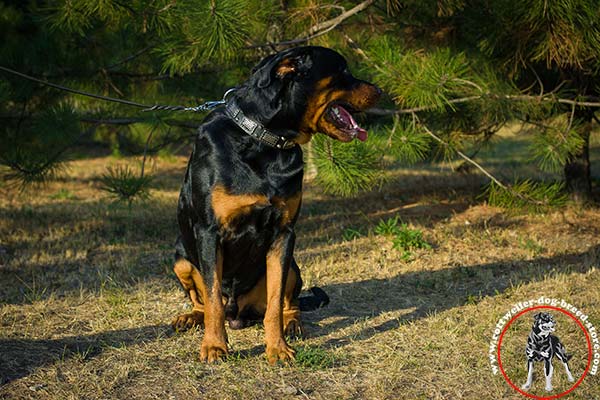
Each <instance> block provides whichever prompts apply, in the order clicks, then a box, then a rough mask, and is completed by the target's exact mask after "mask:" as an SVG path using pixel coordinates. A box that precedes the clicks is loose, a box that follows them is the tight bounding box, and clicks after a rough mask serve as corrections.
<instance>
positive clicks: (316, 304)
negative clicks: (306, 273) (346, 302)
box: [298, 286, 329, 311]
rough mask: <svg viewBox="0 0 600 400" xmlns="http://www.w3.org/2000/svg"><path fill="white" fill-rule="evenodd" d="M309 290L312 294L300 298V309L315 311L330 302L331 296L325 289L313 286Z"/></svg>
mask: <svg viewBox="0 0 600 400" xmlns="http://www.w3.org/2000/svg"><path fill="white" fill-rule="evenodd" d="M309 290H310V292H311V294H309V295H304V296H300V297H299V298H298V301H299V302H300V311H313V310H316V309H317V308H321V307H325V306H326V305H327V304H329V296H327V293H325V291H324V290H323V289H321V288H319V287H316V286H313V287H311V288H310V289H309Z"/></svg>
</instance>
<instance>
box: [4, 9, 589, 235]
mask: <svg viewBox="0 0 600 400" xmlns="http://www.w3.org/2000/svg"><path fill="white" fill-rule="evenodd" d="M340 5H343V6H344V7H346V9H348V7H350V3H349V2H347V3H344V2H342V3H340V4H338V5H333V6H332V5H330V4H329V5H328V4H325V3H323V2H320V1H317V2H314V1H309V2H306V1H292V2H263V1H259V0H240V1H234V0H190V1H172V0H136V1H130V2H123V1H121V0H100V1H98V0H48V1H44V2H35V1H25V2H20V3H19V2H14V1H13V2H4V3H2V4H0V35H1V37H2V38H3V43H2V44H1V45H0V59H1V60H2V63H3V64H5V65H7V66H9V67H11V68H14V69H17V70H20V71H23V72H25V73H29V74H32V75H36V76H40V77H43V78H46V79H48V80H50V81H53V82H56V83H59V84H64V85H66V86H71V87H73V88H76V89H82V90H86V91H89V92H92V93H101V94H106V95H111V96H113V97H121V98H126V99H131V100H134V101H139V102H143V103H150V104H152V103H164V104H190V103H191V104H195V103H198V102H199V101H201V100H204V99H208V98H211V99H212V98H219V97H220V95H221V94H222V93H223V91H224V89H226V88H227V87H231V86H234V85H237V84H239V83H240V82H242V81H243V80H244V79H245V78H246V77H247V76H248V73H249V70H250V67H251V65H252V64H254V63H255V62H257V61H258V60H259V59H261V58H262V57H264V56H266V55H267V54H270V53H271V52H272V51H273V49H274V48H277V49H283V48H284V47H285V46H275V45H274V46H272V47H261V46H256V47H254V46H253V45H256V44H262V43H265V42H273V41H278V40H285V39H292V38H295V37H298V36H304V35H306V32H310V29H311V27H313V26H315V24H318V23H322V22H325V21H326V20H330V19H332V18H334V17H335V16H337V15H339V14H340ZM381 5H382V4H380V5H372V6H371V7H368V8H367V9H366V10H365V11H363V12H361V13H358V14H356V15H354V16H352V17H351V18H348V19H346V20H344V22H343V24H341V25H340V26H343V33H340V28H339V27H338V28H334V29H332V30H331V32H328V33H326V34H324V35H319V36H318V38H316V39H314V40H310V41H309V42H307V43H305V44H319V45H325V46H330V47H334V48H337V49H339V50H340V51H341V52H342V53H343V54H344V55H345V56H346V57H347V58H348V59H349V64H350V65H351V66H352V67H353V70H356V69H355V68H354V67H358V66H360V67H361V69H362V71H361V72H359V73H358V74H357V76H359V77H361V78H364V79H367V80H373V81H375V82H376V83H378V84H379V85H380V86H381V87H382V88H383V89H385V91H386V92H387V93H388V94H390V95H391V98H392V99H391V100H392V101H393V105H394V106H396V107H400V108H404V109H410V110H408V111H407V110H405V114H402V115H401V116H397V117H396V118H395V119H394V120H393V124H392V121H390V120H386V121H385V122H384V123H385V124H386V125H385V126H384V127H382V128H380V132H385V135H383V134H382V135H379V136H377V135H373V136H372V139H375V140H374V141H372V140H370V141H369V142H367V143H366V144H363V143H358V142H356V141H355V142H352V143H349V144H344V143H339V142H335V141H331V140H329V139H327V138H325V137H323V136H321V135H317V136H316V137H315V138H314V142H313V144H312V150H313V151H312V153H313V154H312V156H314V157H311V162H312V163H313V164H314V165H315V167H316V170H317V173H318V175H317V183H318V184H321V185H322V187H323V188H324V189H325V190H326V191H328V192H330V193H334V194H338V195H345V196H348V195H352V194H355V193H357V192H358V191H360V190H369V189H372V188H373V187H375V186H376V185H377V184H379V183H380V182H382V173H381V166H382V165H383V162H382V161H383V155H384V154H385V155H386V156H390V157H391V158H393V159H394V160H396V161H400V162H403V163H408V164H411V163H415V162H418V161H420V160H424V159H427V158H429V159H434V158H435V156H438V157H440V158H443V159H446V160H454V159H455V158H456V157H457V154H458V153H457V151H456V150H462V151H463V152H467V153H468V151H469V150H472V149H474V150H473V151H475V152H476V151H477V148H478V146H479V145H480V144H482V143H489V142H491V141H490V140H489V139H490V138H491V137H492V136H493V135H494V134H495V133H496V132H497V131H498V130H499V129H500V128H501V127H502V126H503V125H504V124H506V123H507V122H510V121H512V120H514V118H518V119H519V120H523V121H527V122H529V123H533V124H536V125H537V128H536V131H535V132H534V142H533V143H532V145H531V149H530V153H531V158H532V159H533V160H535V161H536V162H537V163H538V164H539V166H540V168H541V169H542V170H544V171H559V170H561V169H562V168H563V167H564V165H565V164H566V163H568V162H569V160H570V159H571V158H572V157H573V155H574V154H576V153H578V152H580V151H581V150H582V149H583V146H584V145H585V143H584V141H583V140H582V139H581V137H582V134H581V131H582V129H583V128H584V127H585V126H586V125H585V122H586V121H585V120H584V119H583V118H582V117H581V115H584V114H585V113H579V111H581V110H578V112H577V113H576V114H573V115H576V116H577V118H574V119H571V118H570V117H569V116H570V115H571V112H572V111H573V110H572V109H571V108H570V107H566V106H565V105H564V104H559V103H556V102H552V101H532V98H533V97H534V96H537V95H538V94H539V93H548V91H550V90H554V89H556V88H557V86H560V85H562V86H561V89H560V91H558V90H557V91H556V92H555V94H556V96H559V97H568V98H577V96H580V98H584V97H592V98H597V97H598V96H599V90H600V86H599V85H598V83H597V82H598V73H599V72H600V56H599V55H600V19H598V18H597V14H598V4H597V1H596V0H569V1H562V2H560V1H559V2H548V1H545V0H525V1H522V2H517V3H515V2H512V1H509V0H498V1H494V2H489V1H484V0H474V1H470V2H467V1H465V0H425V1H420V0H406V1H398V0H389V1H387V2H386V6H387V7H380V6H381ZM374 21H376V22H374ZM365 26H369V29H368V30H367V29H365ZM365 32H368V33H365ZM348 38H350V39H352V40H353V41H354V42H355V44H356V46H348V43H349V42H350V41H349V40H348ZM303 44H304V43H303ZM361 54H362V55H361ZM164 72H166V73H167V74H164ZM522 95H526V96H522ZM516 97H522V100H515V98H516ZM65 99H69V100H70V101H69V102H67V101H65ZM549 99H550V97H548V98H546V100H549ZM388 103H389V100H388ZM67 104H68V106H67ZM385 107H389V106H385ZM411 111H412V112H414V113H415V114H414V115H410V112H411ZM0 114H2V116H3V117H4V116H6V119H3V122H4V123H3V126H2V127H1V128H0V133H1V135H2V137H1V138H0V139H2V143H1V144H0V146H1V147H0V164H1V165H2V166H3V173H4V176H6V177H8V178H10V179H11V180H13V181H16V182H19V183H20V184H21V185H25V184H29V183H33V182H43V181H46V180H48V179H52V178H53V177H55V176H56V175H57V174H58V173H59V171H60V169H61V165H62V164H61V162H62V161H64V160H65V159H66V157H67V155H68V153H67V151H68V148H69V146H71V145H72V144H73V143H74V142H75V141H76V139H77V138H78V137H79V136H78V132H79V131H80V127H79V126H78V123H77V120H78V119H79V118H87V119H112V118H114V119H131V118H132V117H134V118H136V119H137V118H139V115H138V114H137V113H135V114H134V112H131V111H130V110H128V109H127V108H126V107H123V106H120V105H115V104H108V103H103V102H100V101H97V100H91V99H86V98H83V97H71V95H67V94H65V93H62V92H58V91H55V90H54V89H48V88H44V87H41V86H39V85H37V84H32V83H29V82H25V81H23V80H21V79H20V78H15V77H10V76H5V75H4V74H3V75H2V79H1V80H0ZM166 114H167V113H157V115H160V116H161V117H164V116H165V115H166ZM417 114H418V118H417ZM168 115H169V117H168V118H171V115H173V114H168ZM173 118H175V117H173ZM177 118H180V119H184V118H188V119H191V120H197V116H194V115H189V114H188V115H181V114H179V115H178V116H177ZM378 123H380V124H381V125H383V124H384V123H382V122H381V121H379V122H378ZM150 125H151V126H152V128H150ZM157 125H160V126H158V127H156V126H157ZM425 128H427V129H428V130H429V131H430V132H433V133H435V135H436V136H438V137H440V138H441V140H442V141H443V142H445V143H446V144H440V143H438V142H437V141H434V140H431V138H430V137H429V136H428V135H426V134H425V133H424V132H425V131H424V129H425ZM148 129H156V132H155V136H154V141H153V146H151V147H150V148H148V149H146V147H147V146H146V144H145V139H146V138H147V132H148ZM98 131H99V132H98V134H97V135H96V136H94V140H95V141H96V142H98V141H99V142H101V143H103V144H104V145H105V146H111V148H112V149H113V151H114V153H115V154H116V155H120V154H124V155H127V154H130V153H141V152H142V151H143V150H148V151H147V152H148V153H149V154H155V153H156V152H158V151H160V149H161V148H164V147H165V146H169V145H170V144H171V143H175V142H176V143H181V145H182V146H183V145H185V144H186V143H189V142H188V136H191V135H190V133H191V130H186V128H172V129H171V128H169V127H167V126H166V124H163V123H161V122H160V121H158V122H157V121H153V120H152V118H149V119H148V120H147V121H144V122H141V123H135V124H128V125H127V126H125V125H118V126H115V125H112V126H110V127H109V128H106V127H100V128H99V129H98ZM388 159H389V158H388ZM482 164H485V163H482ZM108 176H111V174H110V173H109V174H108ZM121 178H125V175H123V176H121ZM125 186H126V187H127V186H128V185H125ZM134 186H135V185H134ZM517 187H519V185H517ZM522 189H523V190H533V191H534V192H535V191H536V190H538V189H539V188H537V187H529V186H527V185H525V186H524V187H522ZM135 191H136V190H135V189H134V188H133V187H129V189H127V188H126V189H123V192H130V193H134V192H135ZM115 192H121V191H120V190H117V189H115ZM531 195H532V196H536V195H537V194H535V193H533V194H531ZM126 197H127V195H126ZM496 197H497V196H496ZM517 197H519V196H517ZM520 197H523V198H526V199H527V198H532V197H530V196H526V195H525V194H522V195H521V196H520ZM533 202H534V203H535V202H536V201H535V200H533ZM349 235H350V233H349Z"/></svg>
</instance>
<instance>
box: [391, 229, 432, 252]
mask: <svg viewBox="0 0 600 400" xmlns="http://www.w3.org/2000/svg"><path fill="white" fill-rule="evenodd" d="M392 243H393V244H394V246H393V248H394V249H396V250H400V251H403V252H404V253H407V252H409V251H410V250H414V249H431V245H430V244H429V243H427V242H426V241H425V239H423V232H421V231H420V230H419V229H410V228H409V227H408V225H407V224H402V225H401V226H400V227H399V228H398V230H397V232H396V233H395V234H394V239H393V240H392Z"/></svg>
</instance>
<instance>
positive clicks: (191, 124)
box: [79, 117, 202, 129]
mask: <svg viewBox="0 0 600 400" xmlns="http://www.w3.org/2000/svg"><path fill="white" fill-rule="evenodd" d="M79 121H81V122H85V123H89V124H99V125H132V124H137V123H140V122H148V119H147V118H111V119H98V118H87V117H84V118H80V119H79ZM162 122H164V123H165V124H167V125H169V126H177V127H180V128H190V129H196V128H198V127H199V126H200V124H202V121H200V120H198V121H195V120H186V121H179V120H176V119H163V120H162Z"/></svg>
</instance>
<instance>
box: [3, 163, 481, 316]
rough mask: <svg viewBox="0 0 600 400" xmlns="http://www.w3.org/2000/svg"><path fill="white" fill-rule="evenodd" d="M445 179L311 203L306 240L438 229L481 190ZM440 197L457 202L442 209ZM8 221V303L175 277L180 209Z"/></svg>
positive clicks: (304, 225) (54, 209)
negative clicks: (354, 230)
mask: <svg viewBox="0 0 600 400" xmlns="http://www.w3.org/2000/svg"><path fill="white" fill-rule="evenodd" d="M173 173H174V172H173V171H169V172H168V174H173ZM444 179H445V178H443V177H438V176H430V177H426V178H423V177H419V176H417V175H414V176H413V175H411V176H407V177H403V178H402V179H401V180H399V181H398V182H397V185H396V184H391V183H390V185H389V186H386V192H385V193H382V192H365V193H362V194H360V195H359V196H358V197H357V198H355V199H353V200H348V199H343V198H336V197H327V196H324V197H322V198H319V199H309V200H307V201H306V203H305V205H304V209H303V211H302V215H301V217H300V221H299V223H298V236H299V237H302V238H303V239H302V240H303V241H305V242H306V243H307V244H309V245H310V246H311V247H314V246H315V245H319V244H324V243H326V244H328V245H329V244H334V243H340V242H342V241H343V238H342V233H343V231H344V228H347V227H349V226H351V225H352V224H356V223H359V224H363V225H364V226H368V227H370V225H369V224H370V222H371V223H372V225H375V224H376V223H377V221H378V220H379V219H383V218H388V217H391V216H395V215H398V216H400V218H401V219H403V220H407V221H412V222H414V223H416V224H425V225H430V226H431V225H435V224H436V223H437V222H439V221H441V220H443V219H445V218H448V217H450V216H452V215H453V214H455V213H460V212H462V211H464V210H465V209H467V208H468V207H469V205H470V204H471V203H472V202H473V193H474V192H476V191H477V188H478V187H479V184H478V183H477V182H475V181H474V180H473V179H471V178H464V179H463V178H461V179H457V180H456V182H454V183H453V184H452V185H451V187H444ZM166 180H171V179H170V178H169V179H166ZM409 188H412V190H409ZM388 189H389V190H388ZM312 190H315V189H314V188H313V189H312ZM432 196H434V197H436V199H435V200H432ZM438 196H442V197H443V198H453V201H450V202H448V201H446V202H444V203H443V204H441V202H439V201H438V200H437V197H438ZM406 204H409V206H406ZM0 218H1V219H2V220H4V221H5V226H6V228H7V229H6V230H4V231H2V230H0V237H2V236H4V237H5V240H3V241H1V242H0V304H2V303H5V304H27V303H31V302H32V301H34V300H43V299H45V298H46V297H47V296H49V295H50V294H59V295H68V294H69V293H73V292H79V291H81V290H86V291H88V292H92V293H95V292H97V291H98V290H99V288H100V287H102V286H103V284H104V283H105V281H107V280H110V281H111V282H115V283H116V284H117V285H125V286H127V285H135V283H136V282H141V281H144V280H145V279H147V278H156V277H158V276H161V275H162V276H164V274H165V271H170V270H171V266H170V263H171V260H172V256H173V252H174V242H175V238H176V237H177V222H176V204H175V202H173V204H170V202H166V201H149V202H147V203H142V204H135V205H134V206H133V209H132V211H131V212H130V211H129V210H127V209H126V207H124V206H123V207H113V206H110V205H109V203H108V202H107V201H105V200H97V201H90V202H85V203H83V202H78V201H76V202H66V203H57V204H46V205H42V206H39V207H32V206H28V205H23V206H20V207H14V208H0ZM370 220H371V221H370ZM12 232H18V236H13V234H12ZM22 232H27V235H23V234H22ZM14 237H19V238H18V239H16V238H14ZM323 251H324V250H319V252H323ZM174 282H176V281H175V280H174ZM42 283H43V286H42V285H41V284H42Z"/></svg>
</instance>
